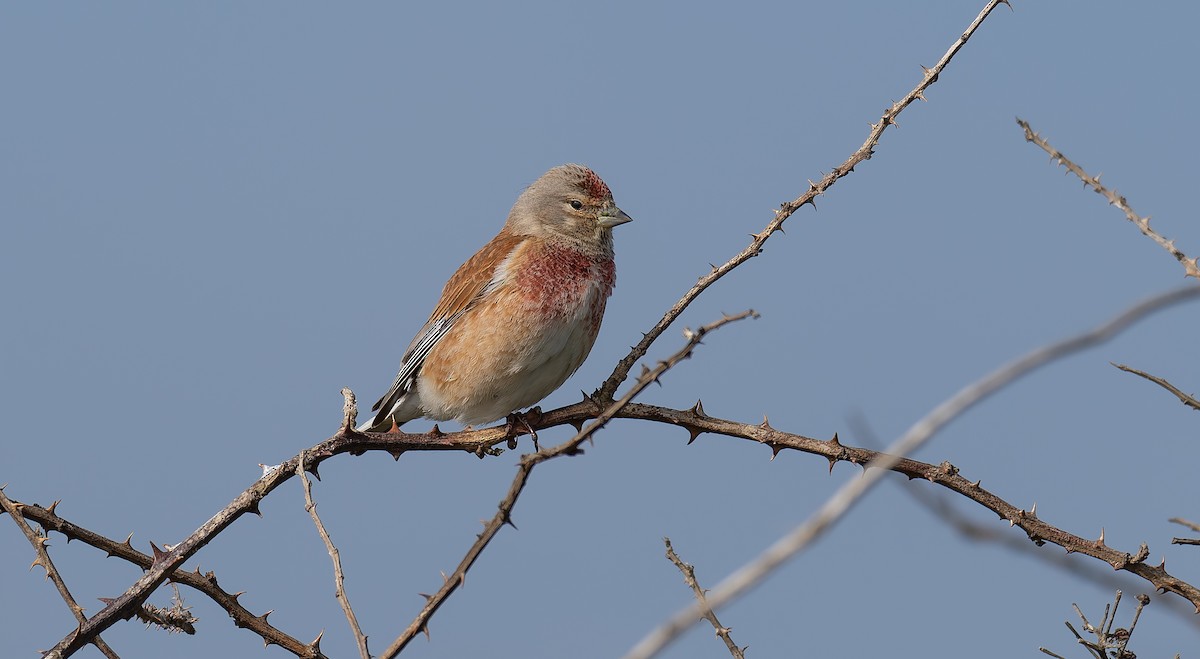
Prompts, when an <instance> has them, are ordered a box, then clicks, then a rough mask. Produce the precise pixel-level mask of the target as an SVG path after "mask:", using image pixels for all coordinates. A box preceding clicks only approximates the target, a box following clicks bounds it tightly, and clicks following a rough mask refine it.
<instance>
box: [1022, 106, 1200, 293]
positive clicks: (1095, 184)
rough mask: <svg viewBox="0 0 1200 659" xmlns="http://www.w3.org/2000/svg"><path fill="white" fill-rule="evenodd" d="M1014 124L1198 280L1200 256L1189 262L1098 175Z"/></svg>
mask: <svg viewBox="0 0 1200 659" xmlns="http://www.w3.org/2000/svg"><path fill="white" fill-rule="evenodd" d="M1017 124H1018V125H1019V126H1021V128H1022V129H1024V131H1025V141H1026V142H1033V143H1034V144H1036V145H1038V147H1040V148H1041V149H1042V150H1043V151H1045V152H1046V153H1048V154H1050V159H1051V160H1053V161H1055V162H1057V163H1058V164H1060V165H1062V166H1063V167H1065V168H1066V169H1067V171H1069V172H1071V173H1072V174H1074V175H1075V176H1078V177H1079V180H1080V181H1083V185H1084V187H1091V188H1092V189H1093V190H1095V191H1096V193H1097V194H1099V195H1100V196H1102V197H1104V198H1105V199H1107V200H1108V203H1110V204H1112V205H1113V206H1116V207H1117V208H1119V209H1120V210H1121V212H1123V213H1125V217H1126V218H1127V219H1128V220H1129V221H1130V222H1133V224H1134V225H1135V226H1136V227H1137V228H1138V229H1140V230H1141V232H1142V233H1143V234H1145V235H1146V236H1147V237H1149V238H1150V239H1151V240H1153V241H1154V242H1156V243H1158V244H1159V245H1160V246H1162V248H1163V249H1165V250H1167V252H1169V253H1170V254H1171V256H1174V257H1175V260H1176V261H1179V262H1180V263H1181V264H1183V270H1184V273H1185V275H1186V276H1188V277H1195V278H1197V279H1200V261H1198V259H1200V257H1198V258H1193V259H1190V260H1189V259H1188V257H1187V254H1184V253H1183V252H1181V251H1179V249H1177V248H1176V247H1175V241H1173V240H1167V239H1166V238H1163V237H1162V236H1160V235H1159V234H1158V233H1157V232H1156V231H1154V229H1151V228H1150V216H1149V215H1147V216H1146V217H1142V216H1141V215H1138V214H1137V213H1135V212H1134V211H1133V209H1132V208H1130V207H1129V204H1128V203H1127V202H1126V201H1125V197H1122V196H1121V195H1119V194H1117V191H1116V190H1110V189H1108V188H1106V187H1104V186H1103V185H1101V184H1100V177H1099V176H1088V173H1087V172H1085V171H1083V168H1082V167H1080V166H1079V165H1076V164H1075V163H1073V162H1071V161H1070V160H1069V159H1068V158H1067V157H1066V156H1064V155H1063V154H1062V152H1061V151H1059V150H1058V149H1055V148H1054V147H1052V146H1050V143H1049V142H1047V141H1046V140H1045V139H1043V138H1042V136H1041V135H1038V134H1037V133H1035V132H1033V128H1032V127H1031V126H1030V125H1029V122H1027V121H1025V120H1024V119H1021V118H1020V117H1018V118H1017Z"/></svg>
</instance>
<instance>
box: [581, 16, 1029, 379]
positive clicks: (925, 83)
mask: <svg viewBox="0 0 1200 659" xmlns="http://www.w3.org/2000/svg"><path fill="white" fill-rule="evenodd" d="M1001 4H1005V5H1007V4H1008V0H990V2H988V3H987V5H986V6H984V8H983V11H981V12H979V15H978V16H977V17H976V18H975V20H974V21H973V22H972V23H971V25H970V26H968V27H967V29H966V31H965V32H963V33H962V35H960V36H959V37H958V39H957V40H955V42H954V43H953V44H951V45H950V49H949V50H947V51H946V54H945V55H942V58H941V59H940V60H938V63H937V64H935V65H933V68H930V69H925V67H921V68H923V69H924V70H925V76H924V77H923V78H921V82H919V83H917V86H916V87H913V89H912V91H910V92H908V93H907V94H905V95H904V97H903V98H901V99H900V100H899V101H895V102H893V103H892V104H891V105H890V106H888V108H887V109H886V110H884V112H883V115H882V116H881V117H880V119H879V123H877V124H871V132H870V133H868V134H867V139H866V140H865V141H864V142H863V143H862V146H860V147H858V150H857V151H855V152H854V153H852V154H850V157H848V158H846V159H845V160H844V161H842V164H840V165H838V166H837V167H834V168H833V169H832V170H830V172H829V173H828V174H826V175H825V176H823V177H821V180H819V181H817V182H816V183H813V182H812V181H811V180H810V181H809V182H808V190H807V191H805V192H804V193H803V194H801V195H800V196H799V197H796V198H795V199H793V200H792V201H785V202H783V203H782V204H780V205H779V210H777V211H775V219H773V220H771V221H770V222H769V223H767V226H766V227H764V228H763V230H762V231H760V232H758V233H753V234H750V237H751V238H753V240H751V241H750V244H749V245H747V246H746V247H745V248H744V249H742V251H740V252H738V253H737V254H735V255H734V256H733V258H731V259H729V260H728V261H726V262H725V263H724V264H722V265H720V266H713V269H712V271H711V272H709V273H708V274H707V275H704V276H703V277H701V278H700V279H699V280H698V281H697V282H696V283H695V285H693V286H692V287H691V288H690V289H689V290H688V292H686V293H684V294H683V297H681V298H679V301H678V302H676V303H675V304H674V306H672V307H671V308H670V309H668V310H667V313H666V314H664V315H663V317H662V318H661V319H660V320H659V321H658V322H657V323H655V325H654V327H652V328H650V331H649V332H646V334H645V335H644V336H643V337H642V340H641V341H638V343H637V345H635V346H634V347H633V349H632V350H630V351H629V354H628V355H626V356H625V357H624V358H622V359H621V361H620V362H618V363H617V366H616V368H615V369H613V372H612V375H609V376H608V379H607V380H605V381H604V384H602V385H600V388H599V389H597V390H596V393H595V395H597V396H598V397H599V398H600V399H601V400H602V401H609V400H612V396H613V394H614V393H615V392H616V390H617V387H619V386H621V383H622V382H624V381H625V378H627V377H629V370H630V369H631V368H633V365H634V364H635V363H637V360H639V359H641V358H642V357H644V356H645V355H646V351H648V350H649V349H650V346H651V345H652V344H653V343H654V342H655V341H656V340H657V339H658V337H659V336H660V335H662V333H663V332H664V331H666V329H667V328H668V327H670V326H671V323H673V322H675V320H676V319H677V318H679V316H680V314H682V313H683V311H684V310H685V309H687V308H688V306H689V305H690V304H691V303H692V301H694V300H695V299H696V298H697V297H699V296H700V294H701V293H703V292H704V291H705V289H707V288H708V287H709V286H712V285H713V284H714V283H716V281H717V280H718V279H720V278H721V277H724V276H725V275H727V274H729V272H730V271H732V270H733V269H734V268H736V267H738V266H739V265H741V264H743V263H745V262H746V261H749V260H750V259H752V258H754V257H755V256H758V255H759V254H761V253H762V248H763V245H765V244H766V242H767V239H769V238H770V237H771V236H772V235H774V234H775V232H776V231H782V230H783V223H784V222H786V221H787V219H788V218H790V217H791V216H792V215H793V214H794V213H795V212H796V211H798V210H800V209H801V208H802V207H804V205H805V204H813V205H814V207H815V200H816V198H817V196H819V195H822V194H825V191H826V190H828V189H829V188H831V187H833V184H834V183H837V181H838V179H840V178H842V177H844V176H846V175H848V174H849V173H850V172H853V171H854V168H855V167H856V166H858V165H859V163H861V162H863V161H864V160H870V159H871V156H873V155H875V145H877V144H879V139H880V138H881V137H883V133H884V131H886V130H887V129H888V127H889V126H897V125H899V124H897V123H896V117H898V116H900V113H901V112H903V111H904V109H905V108H907V107H908V106H909V105H912V103H913V102H914V101H916V100H917V99H921V100H922V101H923V100H925V90H926V89H929V87H930V86H932V85H933V83H935V82H937V79H938V76H939V75H940V74H941V72H942V70H943V69H945V68H946V65H948V64H949V63H950V60H951V59H953V58H954V56H955V55H956V54H957V53H958V51H959V50H961V49H962V47H963V46H965V45H966V43H967V40H968V39H970V38H971V35H973V34H975V30H976V29H977V28H978V27H979V25H980V24H981V23H983V20H984V19H985V18H987V17H988V14H991V13H992V10H993V9H995V8H996V7H997V6H999V5H1001Z"/></svg>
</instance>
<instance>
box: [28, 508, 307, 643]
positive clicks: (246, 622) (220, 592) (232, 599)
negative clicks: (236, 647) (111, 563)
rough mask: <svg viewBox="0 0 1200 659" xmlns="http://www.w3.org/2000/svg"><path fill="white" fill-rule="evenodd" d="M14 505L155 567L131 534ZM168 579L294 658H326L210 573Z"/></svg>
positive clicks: (48, 527) (52, 527)
mask: <svg viewBox="0 0 1200 659" xmlns="http://www.w3.org/2000/svg"><path fill="white" fill-rule="evenodd" d="M13 503H14V504H16V505H17V506H18V510H19V511H20V513H21V516H23V517H24V518H25V519H28V520H30V521H33V522H37V523H38V525H40V526H41V527H42V528H43V529H44V530H45V531H46V532H47V533H49V532H50V531H57V532H59V533H61V534H63V535H64V536H65V537H66V538H67V539H68V540H78V541H80V542H82V543H84V544H86V545H89V546H91V547H95V548H96V549H99V550H100V551H103V552H104V553H106V554H108V555H109V556H115V557H117V558H120V559H121V560H124V561H126V562H129V563H132V564H133V565H137V566H138V567H141V568H142V569H149V567H150V566H151V565H153V564H154V559H153V558H152V557H151V556H149V555H147V554H143V553H142V552H140V551H138V550H136V549H134V548H133V544H132V539H133V535H132V534H130V536H129V538H126V539H125V541H124V542H117V541H116V540H112V539H110V538H107V537H105V536H103V535H100V534H99V533H95V532H94V531H90V530H88V529H86V528H84V527H82V526H79V525H78V524H75V523H73V522H70V521H68V520H66V519H64V518H63V517H61V516H60V515H59V514H58V513H57V512H56V510H55V508H56V507H57V505H58V502H55V504H54V505H52V506H50V507H49V508H43V507H41V506H38V505H35V504H22V503H19V502H13ZM169 578H170V580H171V581H173V582H175V583H180V584H183V585H185V586H187V587H189V588H192V589H193V590H196V591H197V592H200V593H203V594H204V595H206V596H207V597H208V598H209V599H211V600H212V601H213V602H215V603H216V604H217V605H218V606H220V607H221V608H222V609H224V610H225V612H226V613H228V614H229V617H230V618H233V622H234V624H235V625H236V626H238V627H241V628H245V629H249V630H251V631H252V632H254V633H255V634H257V635H258V636H259V637H261V638H262V639H263V641H264V642H265V643H268V644H274V645H278V646H279V647H281V648H283V649H285V650H287V651H288V652H291V653H292V654H294V655H296V656H297V657H302V658H304V659H327V658H326V657H325V655H324V654H322V653H321V650H320V643H319V640H320V639H319V638H318V639H317V640H315V641H313V642H312V643H303V642H301V641H299V640H297V639H296V638H293V637H292V636H289V635H287V634H285V633H283V632H282V631H280V630H279V629H277V628H275V627H273V626H272V625H271V624H270V623H268V622H267V614H263V615H261V616H256V615H254V614H253V613H250V611H249V610H247V609H246V608H245V607H244V606H242V605H241V603H240V602H239V601H238V598H239V597H240V596H241V595H242V594H243V593H241V592H238V593H229V592H227V591H225V590H224V589H222V588H221V587H220V586H219V585H218V584H217V577H216V576H215V575H214V574H213V573H212V572H208V573H205V574H201V573H200V570H199V568H197V569H196V571H195V572H186V571H183V570H176V571H175V572H172V573H171V575H170V577H169Z"/></svg>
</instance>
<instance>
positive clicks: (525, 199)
mask: <svg viewBox="0 0 1200 659" xmlns="http://www.w3.org/2000/svg"><path fill="white" fill-rule="evenodd" d="M632 219H633V218H631V217H629V215H627V214H626V213H625V212H624V211H622V210H621V209H620V208H618V207H617V205H616V203H615V202H614V201H613V196H612V191H611V190H609V188H608V185H606V184H605V183H604V181H603V179H601V178H600V177H599V176H598V175H597V174H596V173H595V172H593V171H592V170H591V169H589V168H587V167H585V166H583V165H577V164H566V165H560V166H558V167H554V168H552V169H550V170H549V171H547V172H546V173H545V174H542V175H541V176H540V177H539V178H538V179H537V180H536V181H534V182H533V183H532V184H530V185H529V187H528V188H526V189H525V190H524V191H523V192H522V193H521V194H520V195H519V196H518V197H517V201H516V203H514V204H513V207H512V210H511V211H509V213H508V219H507V220H506V221H505V223H504V226H503V228H501V229H500V232H499V233H498V234H496V237H494V238H492V239H491V241H489V242H488V243H487V244H486V245H484V246H483V247H482V248H480V249H479V251H478V252H476V253H475V255H474V256H472V257H471V258H469V259H467V261H466V263H463V264H462V265H461V266H460V267H459V268H458V270H457V271H456V272H455V273H454V275H453V276H451V277H450V280H449V281H447V282H446V285H445V286H444V287H443V289H442V297H441V300H439V301H438V303H437V305H436V306H435V307H434V309H433V312H432V313H431V314H430V315H429V320H427V321H426V322H425V325H424V326H423V327H422V328H421V329H420V331H419V332H417V335H416V336H415V337H414V338H413V340H412V342H411V343H409V345H408V348H407V349H406V350H405V352H404V356H403V358H402V359H401V360H400V369H399V372H398V373H397V374H396V379H395V380H394V381H393V382H392V386H391V388H390V389H388V391H387V393H386V394H384V395H383V396H382V397H381V398H380V399H379V401H378V402H376V403H375V404H374V405H373V406H372V408H371V410H372V411H373V412H375V414H374V416H373V417H372V418H371V419H370V420H369V421H366V422H364V423H363V424H362V425H360V426H359V427H358V428H357V429H358V430H359V431H360V432H388V431H391V430H394V429H396V428H398V427H399V426H400V425H402V424H404V423H405V422H408V421H411V420H413V419H417V418H426V419H431V420H433V421H450V420H453V421H457V422H459V423H461V424H462V425H464V426H466V427H468V428H469V427H473V426H476V425H480V424H486V423H490V422H492V421H496V420H498V419H500V418H504V417H508V416H509V415H511V414H513V413H515V412H517V411H519V410H521V409H524V408H527V407H529V406H532V405H534V404H536V403H538V402H539V401H541V400H542V399H543V398H545V397H546V396H548V395H550V393H551V392H553V391H554V390H556V389H558V388H559V387H560V386H561V385H562V384H563V382H565V381H566V380H567V378H568V377H570V376H571V374H572V373H574V372H575V370H576V369H578V368H579V366H580V365H581V364H583V361H584V359H586V358H587V356H588V353H589V352H591V349H592V345H593V344H594V343H595V341H596V336H597V334H598V333H599V331H600V322H601V320H602V319H603V317H604V307H605V304H606V303H607V301H608V298H609V296H610V295H611V294H612V291H613V287H614V286H615V285H616V266H615V263H614V258H613V228H614V227H617V226H620V225H622V224H625V223H626V222H630V221H632ZM510 418H511V417H510ZM393 424H394V425H393Z"/></svg>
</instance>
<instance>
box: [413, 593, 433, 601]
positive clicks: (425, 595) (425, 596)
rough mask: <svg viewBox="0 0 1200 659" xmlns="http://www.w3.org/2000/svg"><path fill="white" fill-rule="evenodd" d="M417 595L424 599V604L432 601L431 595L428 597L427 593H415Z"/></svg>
mask: <svg viewBox="0 0 1200 659" xmlns="http://www.w3.org/2000/svg"><path fill="white" fill-rule="evenodd" d="M417 594H418V595H420V596H421V597H424V598H425V601H426V602H428V601H429V600H431V599H433V595H430V594H429V593H417Z"/></svg>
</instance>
